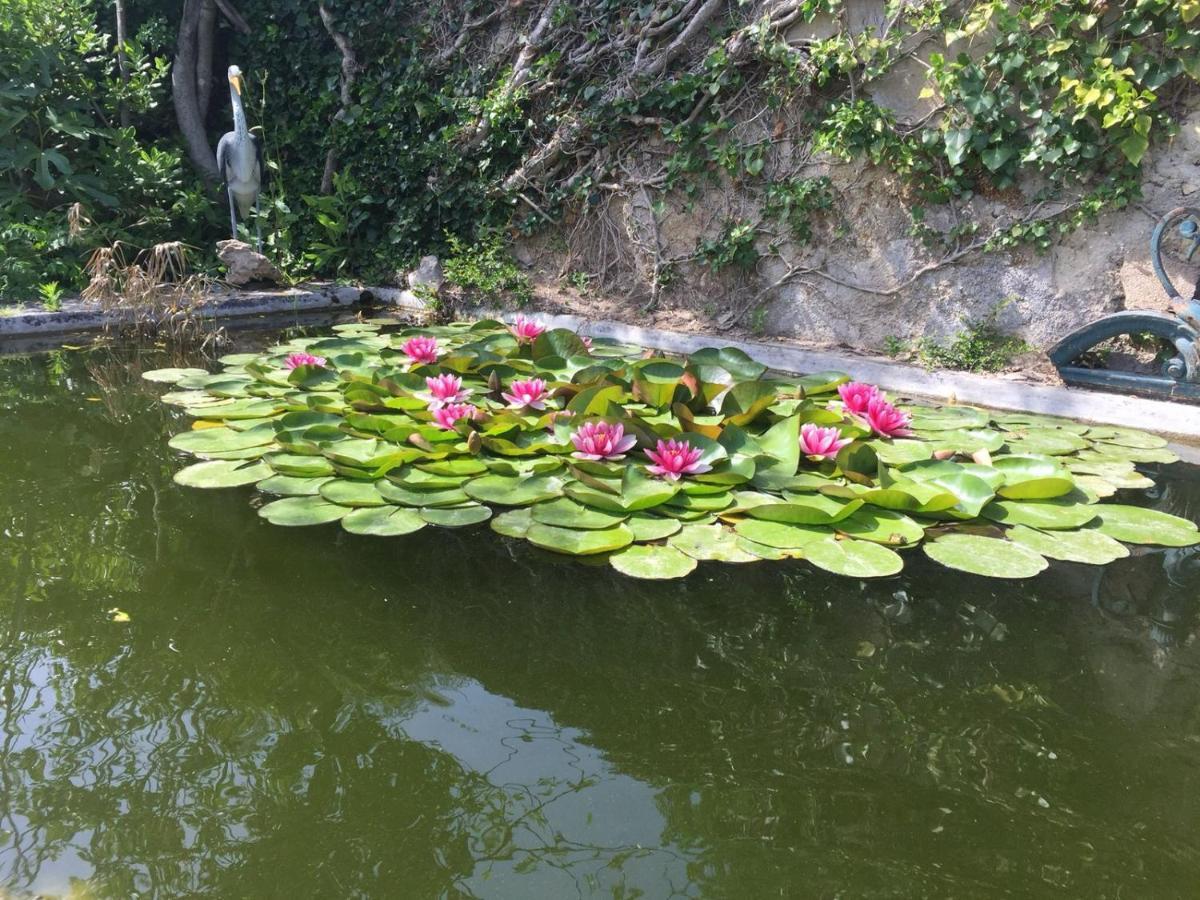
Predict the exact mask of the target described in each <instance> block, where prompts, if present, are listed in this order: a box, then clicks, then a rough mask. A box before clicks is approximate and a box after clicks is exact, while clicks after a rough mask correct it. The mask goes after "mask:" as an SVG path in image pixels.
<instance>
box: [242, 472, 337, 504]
mask: <svg viewBox="0 0 1200 900" xmlns="http://www.w3.org/2000/svg"><path fill="white" fill-rule="evenodd" d="M271 471H274V469H272V470H271ZM330 480H332V476H329V475H325V476H323V477H317V478H298V477H296V476H295V475H272V476H271V477H270V478H264V479H263V480H262V481H260V482H259V483H258V485H257V487H258V489H259V490H260V491H262V492H263V493H264V494H279V495H280V496H282V497H312V496H314V495H316V494H318V493H320V491H321V485H323V484H325V483H326V482H327V481H330Z"/></svg>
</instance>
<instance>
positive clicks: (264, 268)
mask: <svg viewBox="0 0 1200 900" xmlns="http://www.w3.org/2000/svg"><path fill="white" fill-rule="evenodd" d="M217 256H218V257H220V260H221V262H222V263H224V265H225V280H226V281H227V282H229V283H230V284H232V285H237V286H238V287H240V286H242V285H244V284H249V283H250V282H252V281H269V282H271V283H272V284H279V283H280V282H282V281H283V274H282V273H281V272H280V271H279V269H277V268H276V267H275V263H273V262H271V261H270V260H269V259H267V258H266V257H265V256H263V255H262V254H261V253H259V252H258V251H257V250H255V249H254V248H253V247H251V246H250V245H249V244H247V243H245V242H244V241H232V240H231V241H217Z"/></svg>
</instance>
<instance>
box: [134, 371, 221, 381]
mask: <svg viewBox="0 0 1200 900" xmlns="http://www.w3.org/2000/svg"><path fill="white" fill-rule="evenodd" d="M207 374H208V371H207V370H205V369H151V370H150V371H149V372H143V373H142V377H143V378H144V379H146V380H147V381H154V382H157V383H158V384H175V383H176V382H177V381H179V380H180V379H182V378H187V377H188V376H189V375H192V376H196V375H207Z"/></svg>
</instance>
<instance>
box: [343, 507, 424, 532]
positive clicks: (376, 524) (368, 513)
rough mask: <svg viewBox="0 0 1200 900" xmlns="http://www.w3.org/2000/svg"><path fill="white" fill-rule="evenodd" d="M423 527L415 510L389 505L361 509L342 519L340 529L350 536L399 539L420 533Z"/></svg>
mask: <svg viewBox="0 0 1200 900" xmlns="http://www.w3.org/2000/svg"><path fill="white" fill-rule="evenodd" d="M425 525H426V522H425V520H424V519H422V518H421V515H420V513H418V512H417V511H416V510H415V509H409V508H407V507H400V506H390V505H389V506H376V507H361V508H359V509H355V510H353V511H352V512H350V513H349V514H347V515H346V516H345V517H343V518H342V527H343V528H344V529H346V530H347V531H348V532H350V533H351V534H362V535H370V536H372V537H399V536H400V535H404V534H412V533H413V532H414V531H420V530H421V529H422V528H424V527H425Z"/></svg>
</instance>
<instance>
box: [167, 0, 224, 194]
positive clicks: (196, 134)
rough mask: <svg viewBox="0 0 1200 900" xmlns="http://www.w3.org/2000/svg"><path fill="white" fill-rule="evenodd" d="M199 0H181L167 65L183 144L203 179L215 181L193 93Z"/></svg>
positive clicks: (214, 163)
mask: <svg viewBox="0 0 1200 900" xmlns="http://www.w3.org/2000/svg"><path fill="white" fill-rule="evenodd" d="M202 9H203V0H184V3H183V12H182V14H181V16H180V19H179V36H178V38H177V40H176V43H175V62H174V65H172V66H171V98H172V100H173V101H174V104H175V120H176V121H177V122H178V123H179V132H180V134H181V135H183V142H184V144H185V145H186V146H187V152H188V158H189V159H190V160H191V161H192V165H194V166H195V167H196V169H197V171H199V173H200V174H201V175H202V176H203V177H204V179H205V180H206V181H209V182H217V181H219V180H220V176H219V175H218V174H217V159H216V156H215V155H214V154H213V150H212V147H211V146H209V143H208V135H207V134H206V133H205V130H204V116H203V115H201V113H200V104H199V97H197V94H196V54H197V43H198V38H199V31H200V15H201V12H202Z"/></svg>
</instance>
